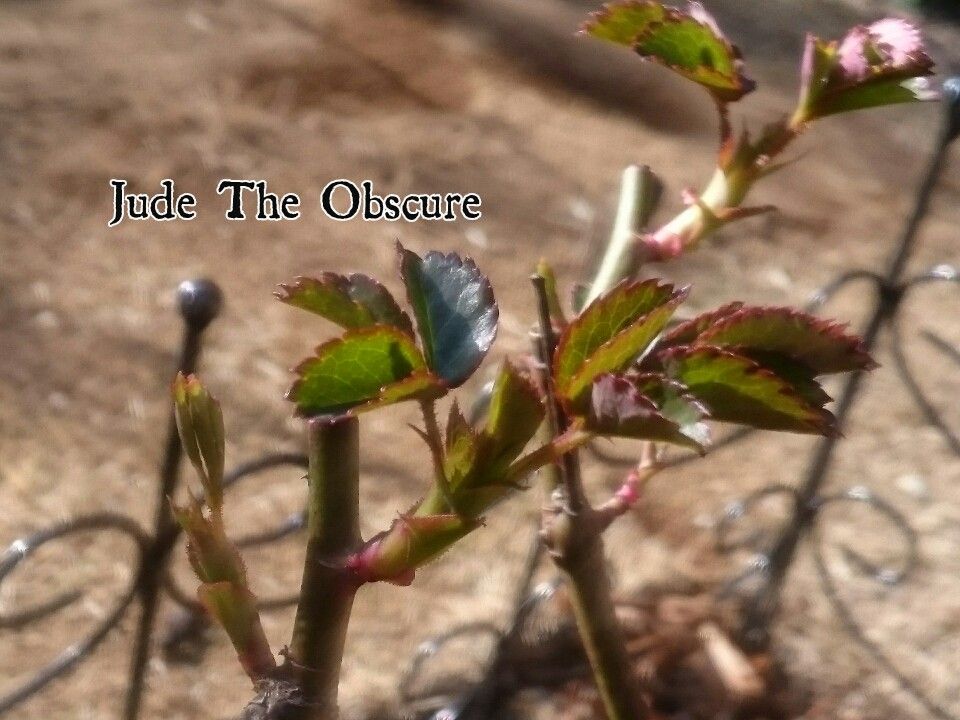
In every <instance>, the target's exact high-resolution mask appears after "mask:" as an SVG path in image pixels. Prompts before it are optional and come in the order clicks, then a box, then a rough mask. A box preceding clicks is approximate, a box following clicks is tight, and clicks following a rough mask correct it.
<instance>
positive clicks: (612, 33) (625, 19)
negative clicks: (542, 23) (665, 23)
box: [582, 0, 666, 47]
mask: <svg viewBox="0 0 960 720" xmlns="http://www.w3.org/2000/svg"><path fill="white" fill-rule="evenodd" d="M665 14H666V8H665V7H664V6H663V5H661V4H660V3H658V2H646V1H645V0H625V1H622V2H611V3H607V4H606V5H604V6H603V7H602V8H601V9H600V10H597V11H596V12H594V13H591V14H590V17H589V18H588V19H587V21H586V22H585V23H584V24H583V27H582V32H585V33H587V34H589V35H593V36H594V37H596V38H600V39H601V40H609V41H610V42H614V43H617V44H619V45H626V46H627V47H633V45H634V43H635V42H636V39H637V36H638V35H640V34H641V33H643V32H645V31H646V30H647V29H648V28H649V27H650V25H651V24H652V23H654V22H657V21H660V20H663V17H664V15H665Z"/></svg>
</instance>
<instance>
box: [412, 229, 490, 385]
mask: <svg viewBox="0 0 960 720" xmlns="http://www.w3.org/2000/svg"><path fill="white" fill-rule="evenodd" d="M397 252H398V254H399V256H400V274H401V276H402V277H403V282H404V284H405V285H406V287H407V297H408V298H409V300H410V304H411V305H412V306H413V310H414V314H415V315H416V318H417V328H418V329H419V331H420V338H421V341H422V343H423V352H424V356H425V357H426V361H427V365H428V366H429V367H430V369H431V370H433V372H434V373H436V374H437V375H439V376H440V377H441V378H442V379H443V380H444V381H445V382H446V383H447V385H448V386H449V387H458V386H460V385H462V384H463V383H464V382H465V381H466V380H467V378H469V377H470V376H471V375H472V374H473V372H474V371H475V370H476V369H477V368H478V367H479V366H480V363H481V362H482V360H483V358H484V356H485V355H486V354H487V351H488V350H490V346H491V345H492V344H493V340H494V338H495V337H496V335H497V322H498V319H499V310H498V308H497V303H496V301H495V300H494V297H493V290H492V289H491V287H490V281H489V280H488V279H487V278H486V276H485V275H483V274H482V273H481V272H480V271H479V270H478V269H477V266H476V265H475V264H474V262H473V260H471V259H470V258H467V259H465V260H464V259H461V258H460V256H459V255H457V254H455V253H450V254H449V255H443V254H441V253H438V252H429V253H427V254H426V255H425V256H424V257H423V258H421V257H420V256H418V255H417V254H416V253H413V252H411V251H409V250H406V249H404V247H403V246H402V245H400V244H399V243H397Z"/></svg>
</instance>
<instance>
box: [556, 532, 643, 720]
mask: <svg viewBox="0 0 960 720" xmlns="http://www.w3.org/2000/svg"><path fill="white" fill-rule="evenodd" d="M583 543H585V544H586V547H585V548H582V549H581V550H580V551H579V552H577V553H576V554H575V555H573V556H572V557H568V558H565V559H563V560H558V561H557V564H558V565H559V566H560V567H561V569H562V570H563V572H564V575H565V576H566V579H567V586H568V588H569V596H570V602H571V604H572V606H573V613H574V617H575V618H576V621H577V629H578V631H579V633H580V639H581V641H582V642H583V648H584V650H585V651H586V653H587V658H588V659H589V660H590V667H591V668H593V677H594V681H595V682H596V684H597V690H598V691H599V693H600V698H601V699H602V700H603V706H604V709H605V710H606V712H607V718H608V720H643V718H646V717H647V716H648V714H649V711H648V710H647V703H646V700H644V697H643V693H642V692H641V686H640V679H639V678H638V677H637V675H636V673H635V672H634V670H633V663H632V662H631V660H630V656H629V655H628V654H627V648H626V645H625V644H624V634H623V628H622V627H621V626H620V621H619V620H617V615H616V610H615V608H614V604H613V599H612V596H611V590H612V583H611V581H610V576H609V575H608V573H607V568H606V558H604V554H603V540H602V539H601V534H600V533H599V532H597V533H596V536H595V537H594V538H593V540H592V541H591V540H589V539H588V538H587V536H584V539H583Z"/></svg>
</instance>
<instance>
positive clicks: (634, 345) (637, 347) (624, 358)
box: [566, 294, 686, 406]
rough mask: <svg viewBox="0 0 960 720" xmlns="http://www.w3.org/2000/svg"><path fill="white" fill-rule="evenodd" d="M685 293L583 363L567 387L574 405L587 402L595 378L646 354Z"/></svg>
mask: <svg viewBox="0 0 960 720" xmlns="http://www.w3.org/2000/svg"><path fill="white" fill-rule="evenodd" d="M684 297H686V295H685V294H683V295H681V296H678V297H676V298H674V299H673V300H671V301H670V302H668V303H665V304H663V305H661V306H660V307H658V308H655V309H654V310H651V311H650V312H648V313H647V314H646V315H644V316H643V317H642V318H641V319H640V320H638V321H637V322H635V323H634V324H633V325H631V326H629V327H628V328H627V329H626V330H624V331H623V332H621V333H620V334H619V335H617V336H616V337H614V338H613V339H612V340H610V341H609V342H607V343H605V344H603V345H601V346H600V347H599V348H597V351H596V352H595V353H593V355H592V356H591V357H590V358H589V359H588V360H587V361H586V362H585V363H584V364H583V367H582V368H581V369H580V370H579V371H578V372H577V373H576V374H575V375H574V376H573V377H572V378H571V379H570V382H569V384H568V385H567V388H566V397H567V398H568V399H569V400H570V402H571V403H572V405H573V406H576V405H578V404H579V403H581V402H583V401H584V400H585V399H586V397H587V396H588V395H589V392H590V387H591V386H592V385H593V381H594V380H596V379H597V378H598V377H600V376H601V375H603V374H604V373H611V372H613V373H615V372H619V371H621V370H623V369H625V368H626V367H628V366H629V365H630V364H631V363H633V362H634V361H635V360H636V359H637V356H638V355H640V354H642V353H643V351H644V350H646V349H647V348H648V347H650V345H651V344H652V343H653V342H654V340H656V338H657V336H658V335H659V334H660V332H661V331H662V330H663V328H664V327H665V326H666V324H667V323H668V322H669V321H670V318H671V317H672V316H673V313H674V311H675V310H676V309H677V306H678V305H679V304H680V303H681V302H683V299H684Z"/></svg>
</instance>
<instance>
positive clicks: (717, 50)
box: [633, 2, 756, 103]
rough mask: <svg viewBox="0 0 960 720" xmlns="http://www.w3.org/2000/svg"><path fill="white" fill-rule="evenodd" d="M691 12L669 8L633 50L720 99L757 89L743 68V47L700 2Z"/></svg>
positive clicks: (734, 99)
mask: <svg viewBox="0 0 960 720" xmlns="http://www.w3.org/2000/svg"><path fill="white" fill-rule="evenodd" d="M688 7H689V12H683V11H681V10H677V9H674V8H668V9H667V11H666V13H665V15H664V18H663V20H661V21H659V22H654V23H651V24H650V26H648V27H647V29H646V30H644V31H643V32H641V33H640V34H639V35H638V36H637V37H636V38H635V39H634V43H633V49H634V50H635V51H636V52H637V53H639V55H640V56H641V57H643V58H646V59H648V60H653V61H654V62H658V63H660V64H662V65H664V66H666V67H668V68H670V69H671V70H673V71H674V72H676V73H678V74H680V75H682V76H683V77H685V78H687V79H688V80H693V81H694V82H695V83H698V84H699V85H702V86H703V87H704V88H706V89H707V90H708V91H709V92H710V94H711V95H713V96H714V97H715V98H716V99H717V100H718V101H720V102H724V103H727V102H734V101H736V100H739V99H740V98H742V97H743V96H744V95H746V94H747V93H750V92H752V91H753V90H754V89H755V88H756V83H755V82H753V80H751V79H750V78H748V77H747V76H746V75H745V74H744V71H743V60H742V57H741V55H740V50H739V48H737V46H736V45H734V44H732V43H731V42H730V41H729V40H727V38H726V37H725V36H724V35H723V33H722V32H721V31H720V28H719V26H718V25H717V23H716V21H715V20H714V19H713V17H712V16H710V14H709V13H707V11H706V10H704V8H703V6H702V5H700V3H695V2H691V3H689V5H688Z"/></svg>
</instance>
